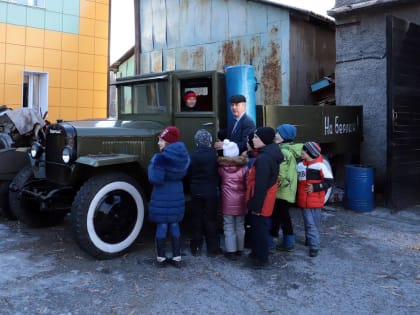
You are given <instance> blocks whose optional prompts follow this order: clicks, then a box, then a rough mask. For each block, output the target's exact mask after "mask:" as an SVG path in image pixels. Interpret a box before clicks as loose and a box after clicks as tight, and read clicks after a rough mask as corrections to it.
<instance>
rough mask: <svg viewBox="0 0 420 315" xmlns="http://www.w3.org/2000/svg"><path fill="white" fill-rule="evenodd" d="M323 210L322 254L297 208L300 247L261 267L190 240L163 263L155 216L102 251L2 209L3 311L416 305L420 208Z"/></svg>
mask: <svg viewBox="0 0 420 315" xmlns="http://www.w3.org/2000/svg"><path fill="white" fill-rule="evenodd" d="M322 215H323V216H322V233H321V251H320V253H319V256H318V257H315V258H311V257H309V255H308V248H307V247H305V245H304V232H303V222H302V218H301V214H300V212H299V210H298V209H293V210H292V218H293V223H294V228H295V234H296V239H297V244H296V248H295V251H294V252H291V253H286V252H280V251H277V252H276V253H275V254H273V255H271V256H270V265H269V266H268V267H266V268H263V269H259V270H254V269H252V268H249V267H248V266H247V264H246V260H247V258H246V257H242V258H241V259H240V260H238V261H233V262H232V261H230V260H227V259H226V258H225V257H224V256H223V255H220V256H217V257H215V258H209V257H206V255H205V252H204V253H203V255H202V256H200V257H193V256H191V255H190V253H189V251H188V250H187V249H185V250H184V252H185V255H184V256H183V266H182V268H181V269H176V268H174V267H172V266H168V267H166V268H158V267H156V265H155V263H154V258H155V254H154V244H153V228H152V227H151V226H150V225H148V226H146V227H145V228H144V230H143V231H142V234H141V237H140V239H139V241H138V242H137V243H136V244H135V246H134V248H133V249H132V250H131V251H130V252H129V253H127V254H125V255H124V256H122V257H119V258H115V259H112V260H106V261H98V260H95V259H93V258H91V257H90V256H88V255H87V254H86V253H84V252H83V251H82V250H81V249H80V248H79V247H78V246H77V245H76V244H75V243H74V241H73V239H72V236H71V234H70V233H69V230H70V229H69V222H68V220H65V222H64V223H63V224H62V225H60V226H57V227H53V228H48V229H29V228H27V227H25V226H23V225H22V224H20V223H19V222H13V221H6V220H5V219H3V218H0V314H1V315H9V314H13V315H19V314H25V315H26V314H54V315H56V314H65V315H70V314H288V315H290V314H352V315H353V314H419V309H420V298H419V297H420V208H419V207H415V208H411V209H406V210H403V211H399V212H392V211H390V210H389V209H386V208H376V209H375V210H374V211H372V212H364V213H359V212H354V211H352V210H346V209H343V208H342V207H341V206H339V205H333V206H328V207H326V209H324V210H323V212H322ZM187 222H188V221H187V220H186V222H185V223H184V226H183V232H184V237H185V239H186V242H187V241H188V234H189V232H188V224H187Z"/></svg>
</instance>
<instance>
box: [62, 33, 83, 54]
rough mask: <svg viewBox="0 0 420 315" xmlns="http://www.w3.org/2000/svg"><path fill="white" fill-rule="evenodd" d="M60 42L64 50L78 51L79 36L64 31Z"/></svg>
mask: <svg viewBox="0 0 420 315" xmlns="http://www.w3.org/2000/svg"><path fill="white" fill-rule="evenodd" d="M61 43H62V49H63V50H64V51H73V52H77V51H79V36H77V35H74V34H66V33H64V34H63V36H62V42H61Z"/></svg>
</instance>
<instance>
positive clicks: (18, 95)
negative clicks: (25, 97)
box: [4, 84, 22, 107]
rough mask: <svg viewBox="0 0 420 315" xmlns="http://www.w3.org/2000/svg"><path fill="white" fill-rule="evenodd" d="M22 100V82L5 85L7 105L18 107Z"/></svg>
mask: <svg viewBox="0 0 420 315" xmlns="http://www.w3.org/2000/svg"><path fill="white" fill-rule="evenodd" d="M21 100H22V86H21V85H20V84H5V85H4V102H5V103H6V104H7V106H13V107H16V106H18V105H19V104H20V103H21Z"/></svg>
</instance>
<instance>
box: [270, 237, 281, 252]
mask: <svg viewBox="0 0 420 315" xmlns="http://www.w3.org/2000/svg"><path fill="white" fill-rule="evenodd" d="M278 243H279V239H278V238H277V237H273V236H271V235H270V236H268V251H269V252H270V254H274V253H275V252H276V246H277V245H278Z"/></svg>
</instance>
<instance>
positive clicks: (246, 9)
mask: <svg viewBox="0 0 420 315" xmlns="http://www.w3.org/2000/svg"><path fill="white" fill-rule="evenodd" d="M138 1H139V3H140V27H141V30H140V31H141V32H140V33H141V36H140V47H141V49H140V54H141V58H140V60H141V63H140V73H150V72H160V71H168V70H181V69H188V70H198V71H207V70H219V71H222V70H223V69H224V67H225V66H226V65H238V64H253V65H254V66H255V75H256V78H257V80H258V81H259V82H260V83H261V84H260V87H259V91H258V92H257V96H256V101H257V104H280V103H283V104H288V102H289V90H290V74H289V72H290V69H289V59H290V55H289V52H290V48H289V45H290V43H289V40H290V17H289V11H288V10H287V9H285V8H284V7H276V6H271V5H267V4H263V3H258V2H254V1H244V0H229V1H225V0H195V1H192V0H179V1H173V0H166V1H165V0H138ZM314 27H316V26H314ZM332 62H335V60H334V61H332Z"/></svg>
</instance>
